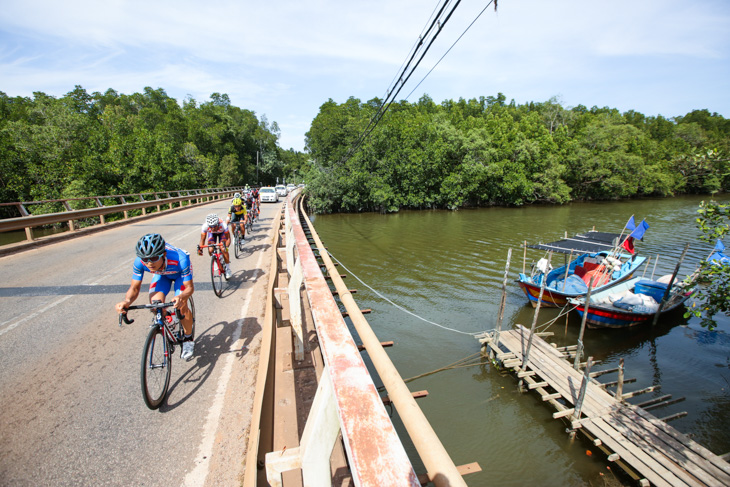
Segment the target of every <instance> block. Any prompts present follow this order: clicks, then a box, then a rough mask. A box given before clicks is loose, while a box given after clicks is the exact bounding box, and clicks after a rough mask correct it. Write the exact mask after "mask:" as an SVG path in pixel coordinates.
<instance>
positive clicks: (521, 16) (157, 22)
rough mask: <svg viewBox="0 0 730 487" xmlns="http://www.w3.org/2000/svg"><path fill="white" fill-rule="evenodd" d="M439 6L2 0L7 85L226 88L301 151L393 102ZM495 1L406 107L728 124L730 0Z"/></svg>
mask: <svg viewBox="0 0 730 487" xmlns="http://www.w3.org/2000/svg"><path fill="white" fill-rule="evenodd" d="M454 1H455V0H454ZM442 3H443V0H367V1H361V0H346V1H345V0H274V1H270V2H267V1H256V2H253V1H250V0H235V1H234V0H205V1H201V0H197V1H196V0H175V1H169V0H104V1H99V0H65V1H58V0H52V1H51V0H2V1H1V2H0V91H2V92H4V93H5V94H7V95H8V96H27V97H32V96H33V93H34V92H37V91H40V92H43V93H45V94H47V95H52V96H56V97H61V96H63V95H65V94H66V93H68V92H70V91H72V90H73V89H74V87H75V86H76V85H80V86H81V87H83V88H84V89H86V91H87V92H89V93H93V92H95V91H99V92H102V93H103V92H105V91H106V90H107V89H109V88H112V89H114V90H116V91H117V92H119V93H124V94H132V93H136V92H142V91H143V90H144V88H145V87H147V86H149V87H152V88H153V89H158V88H162V89H164V90H165V92H166V93H167V94H168V95H169V96H171V97H173V98H175V99H177V100H178V102H179V103H181V104H182V102H183V101H184V100H185V99H187V98H193V99H195V100H196V101H197V102H198V103H203V102H206V101H209V100H210V95H211V94H212V93H226V94H228V96H229V97H230V100H231V103H232V104H233V105H235V106H238V107H241V108H244V109H248V110H252V111H253V112H255V113H256V115H257V116H258V117H259V119H261V118H262V117H263V116H265V117H266V119H267V120H268V122H269V123H272V122H274V121H275V122H276V123H277V124H278V126H279V129H280V130H281V137H280V140H279V145H280V146H281V147H282V148H284V149H290V148H292V149H294V150H297V151H302V150H304V147H305V133H306V132H307V131H308V130H309V127H310V125H311V122H312V120H313V119H314V118H315V117H316V116H317V113H318V112H319V108H320V106H321V105H322V104H324V103H325V102H327V101H328V100H329V99H332V100H334V101H335V102H337V103H343V102H345V101H346V100H347V99H348V98H350V97H355V98H357V99H359V100H361V101H363V102H365V101H368V100H371V99H373V98H376V97H377V98H380V99H383V98H384V97H385V96H386V94H387V92H388V89H389V88H390V87H391V86H392V84H393V81H394V78H395V77H396V75H397V74H398V73H399V72H400V70H401V66H402V65H403V63H404V61H405V60H406V57H407V56H408V55H409V54H410V52H411V49H412V48H413V46H414V45H415V43H416V41H417V39H418V37H419V35H421V33H422V32H423V31H424V29H425V27H426V25H427V23H428V22H429V20H430V19H431V16H432V14H433V12H434V10H435V9H436V8H437V7H438V6H439V5H441V4H442ZM488 3H489V1H488V0H479V1H478V0H462V1H461V3H460V4H459V5H458V7H457V8H456V9H455V11H454V14H453V15H452V17H451V18H450V19H449V20H448V22H446V23H445V24H444V26H443V29H442V31H441V33H440V34H439V36H438V37H437V38H436V40H435V42H434V43H433V45H432V46H431V48H430V49H429V51H428V53H427V55H426V57H425V58H424V59H423V60H422V61H421V63H420V65H419V67H418V69H417V70H416V71H415V73H414V74H413V76H412V77H411V78H410V80H409V81H408V82H407V83H406V84H405V85H404V86H403V88H402V90H401V92H400V93H399V95H398V97H397V99H398V100H403V99H407V100H408V101H409V102H412V103H415V102H417V101H418V99H419V98H421V96H423V95H424V94H427V95H428V96H430V97H431V99H433V100H434V101H435V102H436V103H441V102H442V101H444V100H449V99H451V100H458V99H459V98H464V99H470V98H478V97H480V96H485V97H487V96H496V95H497V94H498V93H503V94H504V95H505V97H506V98H507V101H510V100H514V101H515V102H516V103H518V104H523V103H529V102H531V101H534V102H544V101H548V100H550V99H553V98H554V99H556V100H557V101H558V102H559V103H560V104H561V105H562V106H563V107H566V108H570V107H574V106H577V105H584V106H586V107H588V108H590V107H593V106H598V107H605V106H607V107H611V108H617V109H619V110H620V111H621V112H625V111H628V110H635V111H637V112H641V113H643V114H644V115H647V116H657V115H662V116H664V117H666V118H671V117H675V116H681V115H685V114H687V113H688V112H690V111H692V110H695V109H707V110H709V111H710V112H717V113H719V114H720V115H722V116H723V117H725V118H730V0H694V1H691V2H688V1H686V0H682V1H679V0H632V1H627V0H613V1H611V2H607V1H602V2H596V1H587V0H562V1H552V2H550V1H546V0H522V1H518V0H499V3H498V8H497V11H496V12H495V11H494V8H493V5H490V6H489V7H488V8H487V9H486V10H484V8H485V6H487V5H488ZM452 5H453V3H452ZM482 11H483V13H482V14H481V15H479V14H480V12H482ZM475 19H476V21H475ZM472 22H473V25H472V26H471V27H470V28H469V29H468V30H467V28H468V27H469V25H470V24H472ZM465 31H466V32H465ZM462 35H463V37H461V39H460V40H458V42H456V41H457V39H458V38H459V36H462ZM455 42H456V44H455V45H454V43H455ZM452 46H453V47H452ZM449 49H450V50H449ZM447 51H448V53H447ZM444 54H446V55H445V56H444ZM442 56H443V59H442V60H441V61H440V62H439V59H440V58H441V57H442ZM434 66H435V68H434ZM432 68H434V69H433V71H432V72H431V73H430V74H428V72H429V71H430V70H431V69H432ZM424 78H425V79H424ZM419 82H420V85H419ZM414 89H415V91H413V90H414ZM412 91H413V92H412ZM411 92H412V94H411ZM406 97H407V98H406Z"/></svg>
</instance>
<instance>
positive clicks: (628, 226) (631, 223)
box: [626, 215, 636, 231]
mask: <svg viewBox="0 0 730 487" xmlns="http://www.w3.org/2000/svg"><path fill="white" fill-rule="evenodd" d="M634 228H636V222H635V221H634V215H631V218H629V221H628V222H626V229H627V230H628V231H631V230H633V229H634Z"/></svg>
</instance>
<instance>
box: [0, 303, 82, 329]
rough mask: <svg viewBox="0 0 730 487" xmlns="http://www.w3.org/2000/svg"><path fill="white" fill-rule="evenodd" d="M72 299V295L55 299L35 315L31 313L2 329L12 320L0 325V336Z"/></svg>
mask: <svg viewBox="0 0 730 487" xmlns="http://www.w3.org/2000/svg"><path fill="white" fill-rule="evenodd" d="M72 297H73V296H72V295H68V296H64V297H62V298H61V299H57V300H56V301H54V302H52V303H51V304H49V305H48V306H46V307H45V308H41V309H39V310H38V311H36V312H35V313H31V314H29V315H28V316H26V317H24V318H21V319H19V320H17V321H15V322H13V323H11V324H10V325H8V326H7V327H6V328H2V327H3V326H5V324H6V323H10V321H12V320H8V321H6V322H5V323H0V328H2V330H0V336H3V335H4V334H6V333H7V332H9V331H10V330H13V329H15V328H17V327H18V325H20V324H22V323H25V322H26V321H28V320H30V319H33V318H35V317H36V316H38V315H40V314H43V313H45V312H46V311H48V310H49V309H51V308H53V307H55V306H58V305H59V304H61V303H63V302H64V301H66V300H67V299H70V298H72Z"/></svg>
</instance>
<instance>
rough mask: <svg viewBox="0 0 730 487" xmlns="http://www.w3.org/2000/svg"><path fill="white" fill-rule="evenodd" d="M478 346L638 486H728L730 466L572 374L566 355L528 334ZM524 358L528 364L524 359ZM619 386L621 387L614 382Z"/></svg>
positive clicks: (506, 334)
mask: <svg viewBox="0 0 730 487" xmlns="http://www.w3.org/2000/svg"><path fill="white" fill-rule="evenodd" d="M480 341H481V342H482V344H483V345H484V346H485V347H486V348H487V351H488V352H489V353H490V355H491V356H493V357H494V358H495V359H496V360H497V361H498V362H499V363H500V364H501V365H502V366H503V367H505V368H508V369H510V370H512V371H513V372H514V373H515V374H516V375H517V377H518V378H519V379H520V384H521V385H522V386H523V387H524V388H525V389H527V390H536V391H537V392H538V393H539V394H540V395H541V396H542V399H543V401H546V402H549V403H550V404H551V405H553V406H554V407H555V409H556V410H557V411H556V412H555V413H554V414H553V417H554V418H564V419H565V420H567V421H569V423H570V426H571V429H572V430H573V431H580V432H582V433H583V434H584V435H586V436H587V437H588V439H589V440H590V441H592V442H593V444H594V445H595V446H597V447H599V448H601V449H602V450H603V451H604V452H605V453H606V454H607V455H608V460H609V461H612V462H616V464H618V465H619V466H620V467H621V468H622V469H623V470H624V471H626V472H627V473H628V474H629V475H630V476H632V477H633V478H634V479H636V480H638V481H639V482H640V484H641V485H656V486H671V487H676V486H728V485H730V464H728V463H727V462H726V461H725V460H723V459H722V458H721V457H719V456H717V455H715V454H713V453H712V452H710V451H709V450H707V449H706V448H704V447H702V446H701V445H699V444H698V443H696V442H694V441H692V440H691V439H690V438H689V437H687V436H686V435H684V434H682V433H680V432H679V431H677V430H675V429H674V428H672V427H671V426H669V425H668V424H666V423H665V422H664V421H662V420H660V419H658V418H656V417H655V416H653V415H651V414H650V413H648V412H646V411H645V410H644V409H642V408H640V407H638V406H635V405H632V404H629V403H626V402H624V401H623V400H622V399H626V398H628V397H631V396H632V395H633V394H631V393H628V394H623V395H622V394H621V393H618V391H617V394H615V395H614V394H611V393H609V392H607V391H606V389H605V387H606V384H601V383H599V382H598V381H597V380H595V379H594V378H593V376H592V374H590V359H589V361H588V363H587V366H586V370H584V371H580V370H576V369H575V368H574V367H573V365H572V364H571V363H570V362H569V361H568V359H570V353H568V352H566V351H565V349H563V350H561V349H558V348H556V347H554V346H552V345H550V344H548V343H547V342H546V341H545V340H543V339H542V338H540V337H539V336H537V335H536V334H535V335H533V336H532V339H531V340H530V330H528V329H527V328H525V327H523V326H521V325H517V329H514V330H509V331H503V332H499V333H494V332H492V333H487V334H485V335H484V336H482V337H481V339H480ZM524 356H527V363H526V364H525V363H523V357H524ZM619 382H620V383H621V384H622V382H621V381H619Z"/></svg>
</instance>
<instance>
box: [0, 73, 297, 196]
mask: <svg viewBox="0 0 730 487" xmlns="http://www.w3.org/2000/svg"><path fill="white" fill-rule="evenodd" d="M279 136H280V132H279V127H278V125H277V123H276V122H272V123H269V122H268V120H267V119H266V116H265V115H262V116H261V117H257V116H256V114H255V113H254V112H253V111H251V110H246V109H242V108H238V107H235V106H233V105H231V101H230V99H229V97H228V95H226V94H220V93H213V94H212V95H211V97H210V101H207V102H204V103H198V102H197V101H196V100H194V99H193V98H187V99H186V100H184V101H183V103H182V104H180V103H178V102H177V100H175V99H174V98H171V97H169V96H168V95H167V93H165V91H164V90H163V89H161V88H158V89H152V88H149V87H148V88H145V89H144V91H143V92H142V93H134V94H131V95H124V94H119V93H117V92H116V91H115V90H113V89H109V90H107V91H106V92H105V93H99V92H95V93H92V94H89V93H87V92H86V90H84V89H83V88H82V87H81V86H76V87H75V88H74V90H73V91H71V92H69V93H67V94H66V95H65V96H63V97H60V98H55V97H52V96H48V95H46V94H44V93H41V92H36V93H34V95H33V97H32V98H29V97H9V96H7V95H6V94H5V93H3V92H0V202H12V201H30V200H46V199H61V198H70V197H80V196H100V195H107V194H127V193H137V192H146V191H170V190H175V189H194V188H203V187H220V186H234V185H242V184H252V185H253V184H256V183H257V182H261V183H263V184H272V183H275V182H276V180H277V178H280V179H283V178H284V177H286V176H288V174H287V173H286V172H285V162H284V161H287V163H288V164H297V165H301V164H302V163H301V161H302V160H306V158H305V156H304V154H301V153H292V152H293V151H283V150H282V149H281V148H280V147H279V146H278V139H279ZM257 152H258V157H259V168H258V169H259V170H258V179H256V178H257V167H256V161H257Z"/></svg>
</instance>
